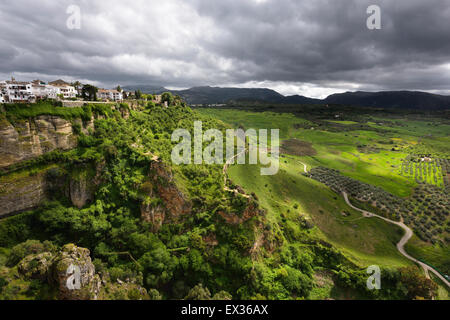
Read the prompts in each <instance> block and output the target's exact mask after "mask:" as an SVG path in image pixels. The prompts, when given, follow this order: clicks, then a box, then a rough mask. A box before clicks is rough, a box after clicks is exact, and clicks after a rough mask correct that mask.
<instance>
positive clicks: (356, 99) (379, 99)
mask: <svg viewBox="0 0 450 320" xmlns="http://www.w3.org/2000/svg"><path fill="white" fill-rule="evenodd" d="M124 88H125V90H138V89H139V90H141V91H142V92H144V93H157V94H159V93H162V92H164V91H170V92H172V93H173V94H178V95H180V96H181V97H182V98H183V99H185V100H186V101H187V102H188V103H189V104H192V105H198V104H226V103H229V102H230V101H239V100H247V101H248V100H250V101H252V100H253V101H260V102H267V103H281V104H313V105H314V104H340V105H349V106H358V107H372V108H388V109H389V108H391V109H420V110H444V109H450V96H445V95H439V94H433V93H428V92H423V91H408V90H401V91H377V92H368V91H353V92H350V91H348V92H344V93H335V94H331V95H329V96H328V97H326V98H325V99H316V98H310V97H305V96H302V95H291V96H284V95H282V94H280V93H279V92H277V91H275V90H273V89H268V88H237V87H212V86H197V87H192V88H189V89H183V90H170V89H166V88H164V87H158V86H145V85H142V86H139V85H136V86H127V87H124Z"/></svg>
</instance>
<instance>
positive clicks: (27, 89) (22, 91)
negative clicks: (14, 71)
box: [5, 78, 36, 102]
mask: <svg viewBox="0 0 450 320" xmlns="http://www.w3.org/2000/svg"><path fill="white" fill-rule="evenodd" d="M5 85H6V95H7V99H8V102H32V101H34V100H36V96H35V95H34V94H33V89H32V85H31V82H21V81H16V80H15V79H14V78H12V79H11V80H8V81H5Z"/></svg>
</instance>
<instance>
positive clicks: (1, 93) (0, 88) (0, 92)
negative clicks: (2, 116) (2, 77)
mask: <svg viewBox="0 0 450 320" xmlns="http://www.w3.org/2000/svg"><path fill="white" fill-rule="evenodd" d="M6 93H7V92H6V83H5V82H4V81H3V82H0V103H5V102H6V96H7V95H6Z"/></svg>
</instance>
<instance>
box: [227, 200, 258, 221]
mask: <svg viewBox="0 0 450 320" xmlns="http://www.w3.org/2000/svg"><path fill="white" fill-rule="evenodd" d="M264 214H265V211H264V210H262V209H260V208H258V203H257V202H255V201H254V200H253V199H249V200H248V203H247V207H246V208H245V209H244V211H243V212H242V213H241V214H235V213H228V212H223V211H219V215H220V216H221V217H222V218H223V219H224V220H225V221H226V222H227V223H229V224H242V223H244V222H246V221H248V220H250V219H251V218H253V217H256V216H262V215H264Z"/></svg>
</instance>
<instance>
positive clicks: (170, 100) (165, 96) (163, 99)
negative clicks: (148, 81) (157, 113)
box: [161, 92, 174, 106]
mask: <svg viewBox="0 0 450 320" xmlns="http://www.w3.org/2000/svg"><path fill="white" fill-rule="evenodd" d="M161 102H162V103H164V102H167V105H168V106H170V105H172V104H173V102H174V97H173V95H172V94H171V93H170V92H164V93H163V94H162V95H161Z"/></svg>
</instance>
